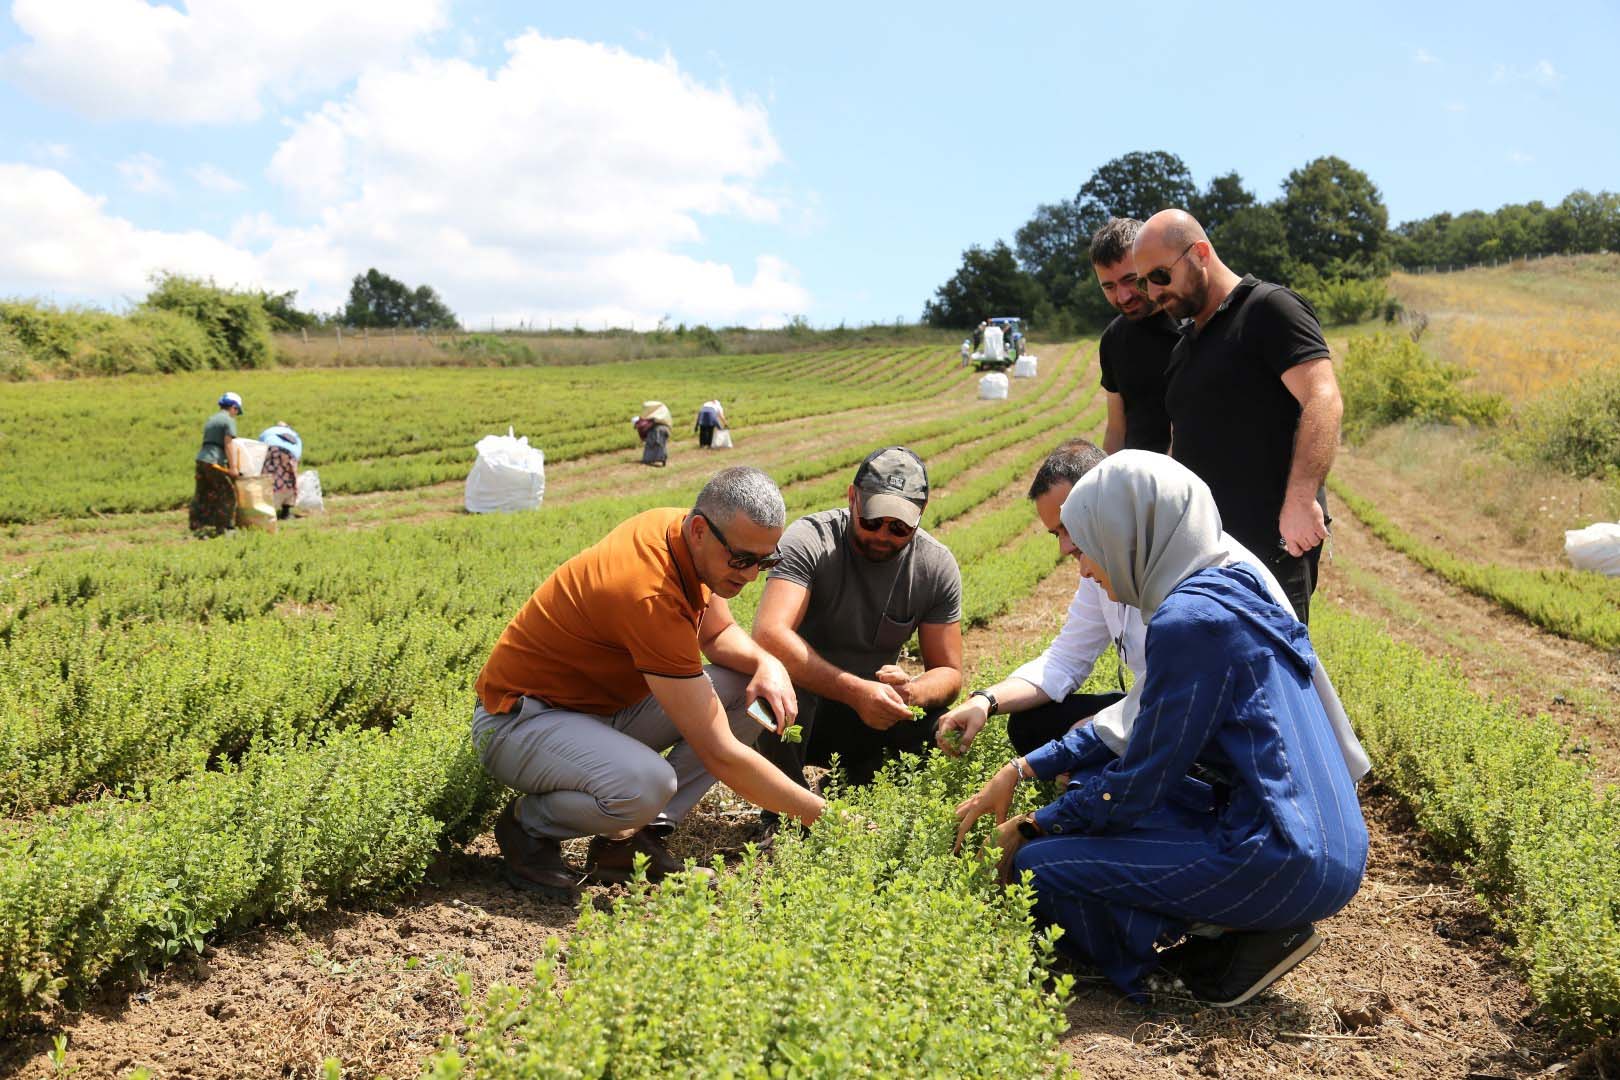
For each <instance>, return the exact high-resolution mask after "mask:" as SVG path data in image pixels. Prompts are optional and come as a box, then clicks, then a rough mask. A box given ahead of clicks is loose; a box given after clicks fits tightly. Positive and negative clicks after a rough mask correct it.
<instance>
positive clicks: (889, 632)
mask: <svg viewBox="0 0 1620 1080" xmlns="http://www.w3.org/2000/svg"><path fill="white" fill-rule="evenodd" d="M916 632H917V620H916V619H912V620H910V621H909V622H896V621H895V620H894V619H891V618H889V617H888V616H887V615H883V616H880V617H879V618H878V628H877V640H875V641H873V642H872V645H873V647H875V648H879V649H898V648H900V646H902V645H904V644H905V643H906V642H908V641H910V640H911V635H912V634H914V633H916Z"/></svg>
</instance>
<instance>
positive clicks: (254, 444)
mask: <svg viewBox="0 0 1620 1080" xmlns="http://www.w3.org/2000/svg"><path fill="white" fill-rule="evenodd" d="M231 445H232V446H234V447H236V471H237V473H239V474H240V475H242V476H258V475H260V474H261V473H263V472H264V457H265V455H266V454H268V453H269V452H270V444H269V443H262V442H260V441H259V440H258V439H243V438H235V439H232V440H231Z"/></svg>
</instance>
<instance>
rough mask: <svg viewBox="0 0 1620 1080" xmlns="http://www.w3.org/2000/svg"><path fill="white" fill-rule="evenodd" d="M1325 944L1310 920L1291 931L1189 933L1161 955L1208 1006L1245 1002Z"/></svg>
mask: <svg viewBox="0 0 1620 1080" xmlns="http://www.w3.org/2000/svg"><path fill="white" fill-rule="evenodd" d="M1321 944H1322V938H1321V937H1320V936H1319V935H1318V934H1317V932H1316V928H1315V927H1314V926H1312V925H1310V924H1309V923H1307V924H1305V925H1304V926H1295V927H1292V928H1290V929H1287V930H1230V931H1228V932H1227V933H1225V934H1222V935H1221V936H1220V937H1217V938H1204V937H1190V938H1188V939H1187V940H1186V941H1184V942H1182V943H1181V944H1180V945H1177V946H1176V947H1175V948H1173V949H1169V950H1167V951H1166V952H1165V953H1164V954H1163V956H1162V957H1161V958H1160V959H1161V962H1162V963H1163V965H1164V967H1165V968H1166V969H1167V970H1169V971H1170V972H1171V973H1172V974H1174V975H1176V976H1177V977H1178V978H1180V979H1181V983H1182V985H1183V986H1185V987H1186V988H1187V992H1188V993H1189V994H1190V995H1192V997H1194V998H1196V999H1197V1000H1198V1001H1199V1002H1201V1003H1202V1004H1205V1005H1212V1006H1214V1007H1215V1008H1217V1009H1230V1008H1232V1007H1233V1006H1236V1005H1242V1004H1244V1003H1245V1002H1247V1001H1249V1000H1250V999H1251V998H1253V997H1255V996H1256V995H1257V994H1259V993H1260V992H1261V991H1263V990H1265V989H1266V988H1267V987H1269V986H1270V985H1271V984H1272V983H1274V982H1276V981H1277V980H1278V979H1280V978H1282V977H1283V976H1284V975H1286V974H1288V973H1289V972H1290V971H1292V970H1293V969H1294V968H1295V967H1296V966H1297V965H1298V964H1299V962H1300V961H1301V960H1304V959H1305V958H1306V957H1307V956H1309V955H1311V953H1313V952H1315V951H1316V950H1317V949H1318V948H1319V947H1320V946H1321Z"/></svg>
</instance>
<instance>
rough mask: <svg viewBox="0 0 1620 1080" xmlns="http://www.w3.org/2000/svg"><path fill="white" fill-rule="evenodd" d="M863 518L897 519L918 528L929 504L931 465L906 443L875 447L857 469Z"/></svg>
mask: <svg viewBox="0 0 1620 1080" xmlns="http://www.w3.org/2000/svg"><path fill="white" fill-rule="evenodd" d="M855 490H856V491H857V492H859V493H860V500H861V517H864V518H885V517H887V518H894V519H895V520H896V521H899V522H903V523H904V524H906V525H911V526H913V527H915V526H916V525H917V523H918V522H920V521H921V520H922V512H923V507H925V506H927V505H928V468H927V466H925V465H923V463H922V458H920V457H918V456H917V455H916V454H913V453H912V452H911V451H910V450H907V449H906V448H905V447H903V446H885V447H884V448H883V449H881V450H874V451H873V452H872V453H870V454H868V455H867V456H866V460H865V461H863V462H861V467H860V468H858V469H856V470H855Z"/></svg>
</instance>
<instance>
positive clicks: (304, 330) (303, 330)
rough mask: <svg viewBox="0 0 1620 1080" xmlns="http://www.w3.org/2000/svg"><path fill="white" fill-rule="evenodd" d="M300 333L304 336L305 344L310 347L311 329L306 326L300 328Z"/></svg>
mask: <svg viewBox="0 0 1620 1080" xmlns="http://www.w3.org/2000/svg"><path fill="white" fill-rule="evenodd" d="M298 333H299V334H301V335H302V336H303V338H304V344H305V345H308V344H309V328H308V327H306V326H300V327H299V328H298Z"/></svg>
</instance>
